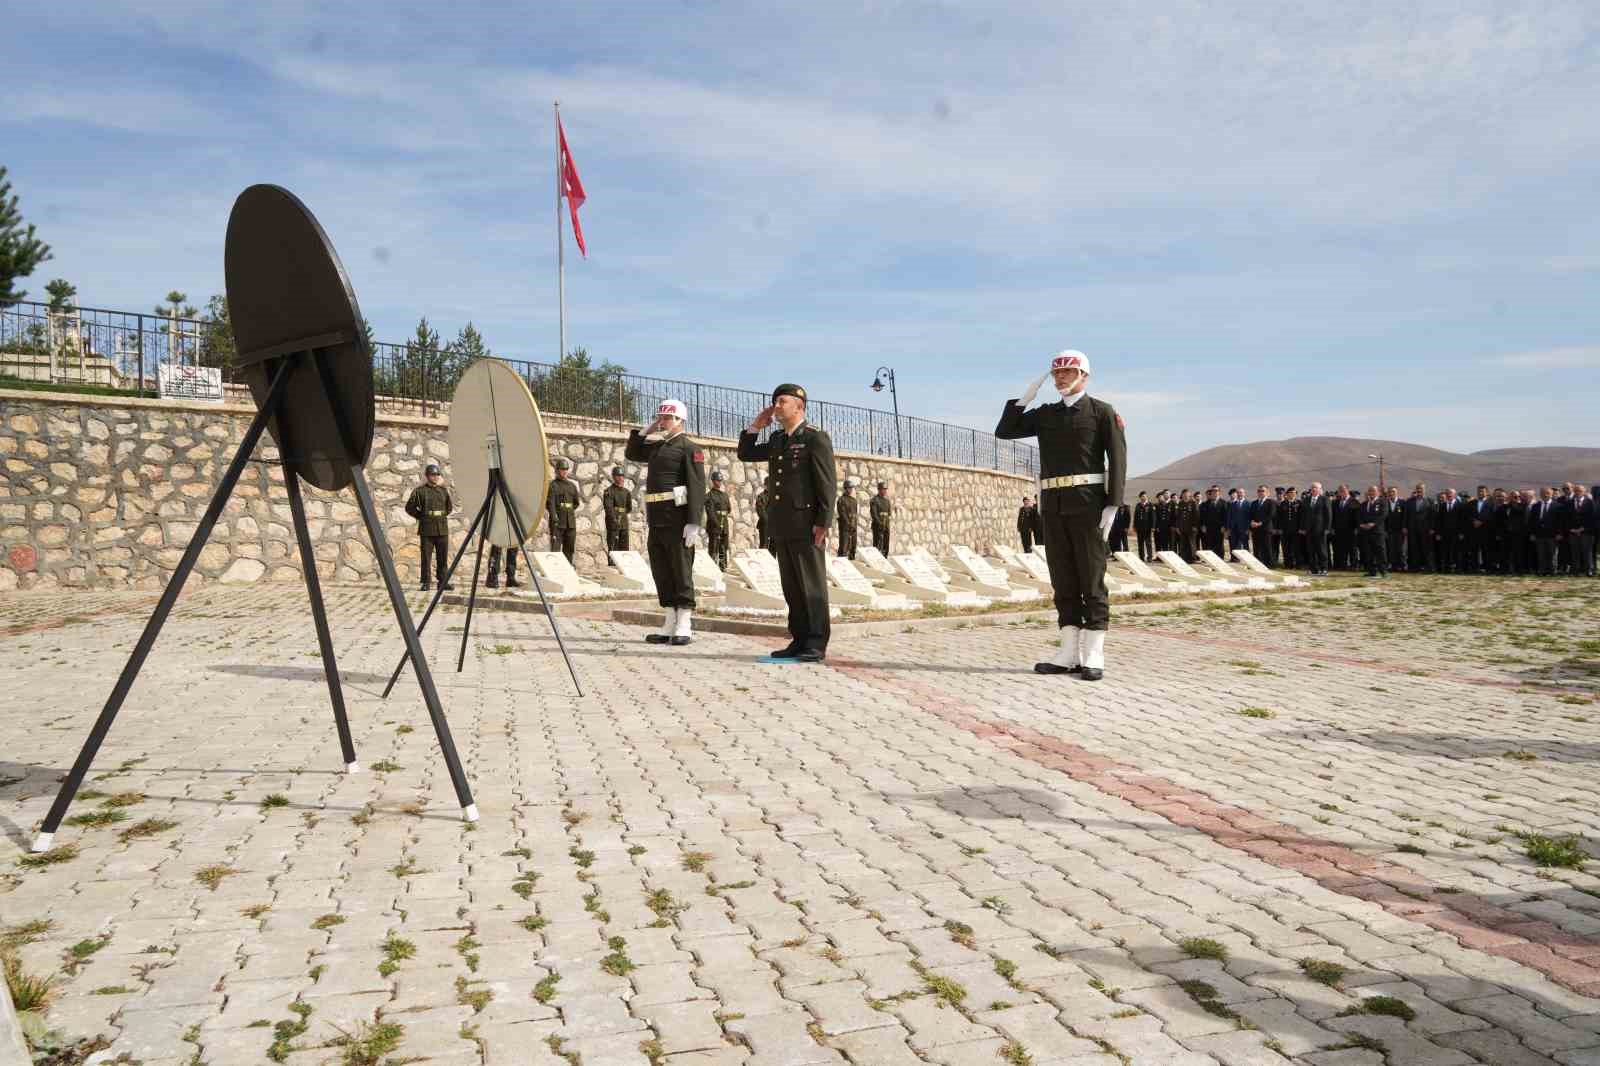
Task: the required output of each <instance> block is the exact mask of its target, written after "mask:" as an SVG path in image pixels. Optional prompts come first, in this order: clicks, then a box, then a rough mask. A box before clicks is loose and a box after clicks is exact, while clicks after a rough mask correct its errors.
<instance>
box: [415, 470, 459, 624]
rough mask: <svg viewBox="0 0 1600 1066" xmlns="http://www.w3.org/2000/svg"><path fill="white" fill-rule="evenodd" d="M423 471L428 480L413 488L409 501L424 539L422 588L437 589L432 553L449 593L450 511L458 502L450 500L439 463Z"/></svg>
mask: <svg viewBox="0 0 1600 1066" xmlns="http://www.w3.org/2000/svg"><path fill="white" fill-rule="evenodd" d="M423 474H424V476H425V478H426V479H427V480H426V483H425V484H422V485H418V486H417V487H416V488H414V489H412V490H411V496H410V497H409V498H408V499H407V500H406V514H408V515H410V516H411V517H412V518H415V519H416V520H417V535H418V536H419V537H421V538H422V591H423V592H427V591H428V590H429V589H431V588H433V586H432V585H431V584H429V582H428V555H429V553H430V552H431V553H432V555H433V563H434V573H436V574H438V575H439V587H440V588H442V589H444V590H445V591H447V592H448V591H449V589H450V586H449V585H446V584H445V583H444V568H445V562H444V556H445V553H446V552H448V551H449V550H450V512H451V511H452V510H454V509H455V504H454V503H453V502H452V501H451V499H450V490H449V489H447V488H445V487H444V478H443V477H441V476H440V474H439V464H438V463H429V464H428V468H427V469H426V470H425V471H423Z"/></svg>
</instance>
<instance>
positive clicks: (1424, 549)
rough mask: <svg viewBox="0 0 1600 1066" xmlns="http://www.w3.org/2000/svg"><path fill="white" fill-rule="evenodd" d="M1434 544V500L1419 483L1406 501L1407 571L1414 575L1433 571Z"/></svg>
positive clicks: (1426, 487)
mask: <svg viewBox="0 0 1600 1066" xmlns="http://www.w3.org/2000/svg"><path fill="white" fill-rule="evenodd" d="M1434 543H1435V542H1434V537H1433V500H1431V499H1429V497H1428V486H1426V485H1424V484H1423V483H1422V482H1420V481H1419V482H1417V484H1416V487H1415V488H1413V489H1412V490H1411V498H1410V499H1409V500H1407V501H1406V569H1407V570H1409V571H1410V572H1411V573H1413V574H1415V573H1418V572H1420V571H1424V570H1432V569H1433V565H1434V564H1433V559H1434Z"/></svg>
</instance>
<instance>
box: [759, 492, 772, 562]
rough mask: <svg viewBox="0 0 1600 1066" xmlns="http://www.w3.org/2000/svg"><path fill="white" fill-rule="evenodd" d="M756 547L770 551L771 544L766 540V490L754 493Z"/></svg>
mask: <svg viewBox="0 0 1600 1066" xmlns="http://www.w3.org/2000/svg"><path fill="white" fill-rule="evenodd" d="M756 547H758V548H766V549H767V550H768V551H771V550H772V542H771V541H770V540H768V539H767V490H766V489H762V490H761V491H760V492H758V493H756Z"/></svg>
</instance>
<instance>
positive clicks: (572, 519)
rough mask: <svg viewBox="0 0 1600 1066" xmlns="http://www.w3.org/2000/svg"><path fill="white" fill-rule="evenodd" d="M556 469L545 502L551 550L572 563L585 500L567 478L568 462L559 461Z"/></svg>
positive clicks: (556, 462) (556, 463)
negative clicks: (581, 507) (580, 510)
mask: <svg viewBox="0 0 1600 1066" xmlns="http://www.w3.org/2000/svg"><path fill="white" fill-rule="evenodd" d="M555 468H556V479H555V480H554V481H552V482H550V494H549V495H548V496H546V497H545V501H544V507H545V512H546V513H547V514H548V515H549V518H550V550H551V551H553V552H560V553H561V554H562V555H565V556H566V557H567V562H569V563H570V562H572V556H573V553H574V552H575V551H576V550H577V547H578V507H579V506H580V505H581V504H582V503H583V499H582V497H580V496H579V495H578V486H577V485H576V484H574V483H573V482H572V481H571V479H569V478H568V477H567V469H568V463H567V461H566V460H565V459H557V460H556V461H555ZM508 569H509V568H508Z"/></svg>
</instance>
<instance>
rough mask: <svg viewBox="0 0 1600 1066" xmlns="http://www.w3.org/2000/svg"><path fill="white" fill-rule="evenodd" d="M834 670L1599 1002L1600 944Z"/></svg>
mask: <svg viewBox="0 0 1600 1066" xmlns="http://www.w3.org/2000/svg"><path fill="white" fill-rule="evenodd" d="M1208 643H1211V644H1213V645H1214V644H1215V643H1216V642H1214V641H1208ZM828 665H829V666H831V667H833V668H834V669H836V670H839V671H841V672H843V673H845V674H847V675H849V676H853V677H857V678H860V679H861V680H863V681H867V682H868V683H870V684H873V685H875V686H882V687H886V688H890V689H895V690H898V691H899V692H900V693H901V694H902V695H903V696H904V697H905V698H906V699H907V701H908V702H909V703H911V704H912V705H913V706H915V707H918V708H920V709H922V710H923V711H925V712H927V713H928V714H931V715H933V716H934V717H935V718H938V719H940V720H941V721H943V722H946V723H948V724H950V725H953V726H955V727H956V728H958V729H961V730H963V731H965V732H967V733H970V734H972V735H973V736H975V737H978V738H980V739H983V740H988V741H990V742H991V743H993V744H995V745H996V746H998V747H1002V748H1005V749H1006V750H1007V751H1010V752H1012V753H1013V754H1015V755H1016V756H1018V757H1019V758H1023V759H1027V760H1028V761H1029V762H1032V763H1035V764H1037V765H1039V766H1044V767H1047V768H1049V769H1052V770H1058V771H1060V772H1061V773H1064V774H1066V775H1067V776H1068V777H1070V778H1072V779H1073V780H1075V781H1082V782H1084V783H1085V784H1089V785H1093V786H1094V787H1095V788H1097V789H1099V790H1100V791H1101V792H1105V793H1107V794H1109V795H1113V796H1117V797H1118V798H1120V799H1122V800H1124V801H1125V802H1127V803H1129V804H1131V805H1132V806H1134V807H1136V808H1138V809H1139V810H1141V811H1145V812H1148V813H1150V814H1156V815H1160V816H1161V817H1163V818H1165V819H1166V820H1167V821H1169V822H1171V823H1172V824H1174V825H1180V826H1184V827H1186V828H1190V829H1195V830H1197V831H1199V832H1201V833H1204V834H1205V835H1206V836H1208V837H1210V838H1211V839H1213V840H1215V841H1217V843H1219V844H1222V845H1223V846H1224V847H1229V848H1233V849H1234V850H1236V851H1242V852H1245V853H1246V854H1249V855H1253V856H1255V857H1256V858H1258V859H1260V860H1261V861H1263V862H1267V863H1270V864H1272V865H1273V866H1278V867H1281V868H1283V869H1289V870H1296V871H1298V872H1300V873H1302V874H1305V875H1306V876H1307V877H1309V878H1311V879H1312V880H1314V881H1316V882H1317V884H1319V885H1321V886H1322V887H1323V888H1326V889H1329V890H1330V891H1333V892H1337V893H1339V894H1340V895H1344V896H1350V897H1353V898H1355V899H1364V900H1367V901H1369V902H1372V903H1376V904H1377V905H1378V906H1380V907H1382V908H1383V909H1384V910H1386V911H1388V912H1389V913H1391V914H1394V915H1397V916H1399V917H1401V918H1405V919H1407V920H1408V921H1413V922H1417V923H1419V924H1421V925H1425V926H1427V927H1429V928H1430V929H1437V930H1439V931H1440V932H1444V933H1449V934H1450V935H1451V936H1453V937H1455V938H1456V939H1457V940H1458V941H1460V942H1461V944H1462V946H1463V947H1467V948H1472V949H1474V950H1476V951H1481V952H1484V953H1485V954H1488V955H1496V956H1499V957H1501V958H1505V959H1511V960H1513V961H1514V962H1518V963H1521V964H1522V965H1524V966H1527V967H1529V968H1530V969H1533V970H1537V971H1538V972H1540V973H1542V974H1544V975H1545V976H1546V977H1548V978H1550V979H1551V980H1552V981H1554V982H1556V983H1557V984H1559V985H1562V986H1563V987H1565V988H1569V989H1571V990H1572V991H1574V992H1577V993H1578V994H1580V995H1585V996H1595V997H1600V939H1597V938H1594V937H1586V936H1581V935H1579V934H1577V933H1572V932H1568V931H1566V930H1563V929H1561V928H1559V927H1558V926H1555V925H1553V924H1551V923H1549V922H1541V921H1533V920H1530V919H1529V918H1528V916H1527V915H1526V914H1519V913H1517V912H1516V911H1511V910H1507V909H1505V908H1504V907H1498V906H1496V905H1494V904H1492V903H1489V902H1487V901H1485V900H1484V899H1482V898H1481V897H1478V896H1475V895H1470V894H1466V893H1461V892H1441V891H1440V890H1439V887H1438V886H1436V885H1434V884H1432V883H1431V882H1429V881H1428V880H1427V879H1426V878H1424V877H1423V876H1422V875H1421V874H1418V873H1417V872H1416V871H1414V870H1410V869H1407V868H1406V867H1404V866H1400V865H1397V864H1395V863H1391V862H1387V861H1385V860H1384V859H1382V858H1380V857H1377V856H1373V855H1363V854H1362V853H1360V852H1358V851H1355V850H1353V849H1351V848H1349V847H1346V846H1345V845H1343V844H1339V843H1337V842H1335V841H1331V840H1324V839H1321V838H1319V837H1315V836H1310V835H1308V834H1306V833H1305V832H1304V831H1303V830H1300V829H1296V828H1295V827H1294V826H1291V825H1286V824H1284V823H1282V822H1276V821H1273V820H1272V819H1270V818H1264V817H1261V816H1260V815H1258V814H1255V813H1254V812H1251V811H1247V810H1245V809H1244V808H1242V807H1236V806H1234V805H1232V804H1229V803H1219V802H1217V801H1216V800H1215V799H1213V798H1212V797H1210V796H1207V795H1205V794H1204V793H1202V792H1196V791H1194V790H1193V789H1191V788H1188V787H1187V786H1184V785H1179V784H1177V783H1175V782H1173V781H1169V780H1167V779H1166V778H1164V777H1161V776H1159V775H1157V774H1152V773H1150V772H1149V771H1147V770H1144V769H1141V768H1140V767H1137V766H1133V765H1131V764H1129V763H1124V762H1121V761H1119V760H1117V759H1113V758H1109V757H1107V756H1105V755H1101V754H1099V753H1098V752H1093V751H1090V750H1089V749H1087V748H1084V747H1080V746H1079V745H1077V744H1072V743H1069V742H1067V741H1065V740H1062V739H1061V738H1059V737H1054V736H1051V735H1049V734H1048V733H1039V732H1035V731H1034V730H1031V729H1028V728H1026V727H1024V726H1020V725H1017V724H1015V723H1011V722H998V721H993V720H990V719H987V718H984V717H982V715H981V713H980V712H979V709H978V708H975V707H972V706H970V705H968V704H966V703H965V702H963V701H962V700H960V699H957V698H954V697H952V696H950V695H949V694H948V693H943V692H939V691H938V690H936V689H933V688H929V687H928V686H926V685H922V684H919V683H918V682H915V681H912V680H909V679H906V678H903V677H898V676H896V675H894V674H891V673H888V672H886V671H884V670H880V669H878V668H876V667H874V666H873V665H871V664H869V663H863V662H859V661H855V660H851V659H838V658H830V659H829V660H828ZM1362 665H1365V664H1362ZM1068 683H1069V684H1070V683H1071V682H1068Z"/></svg>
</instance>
